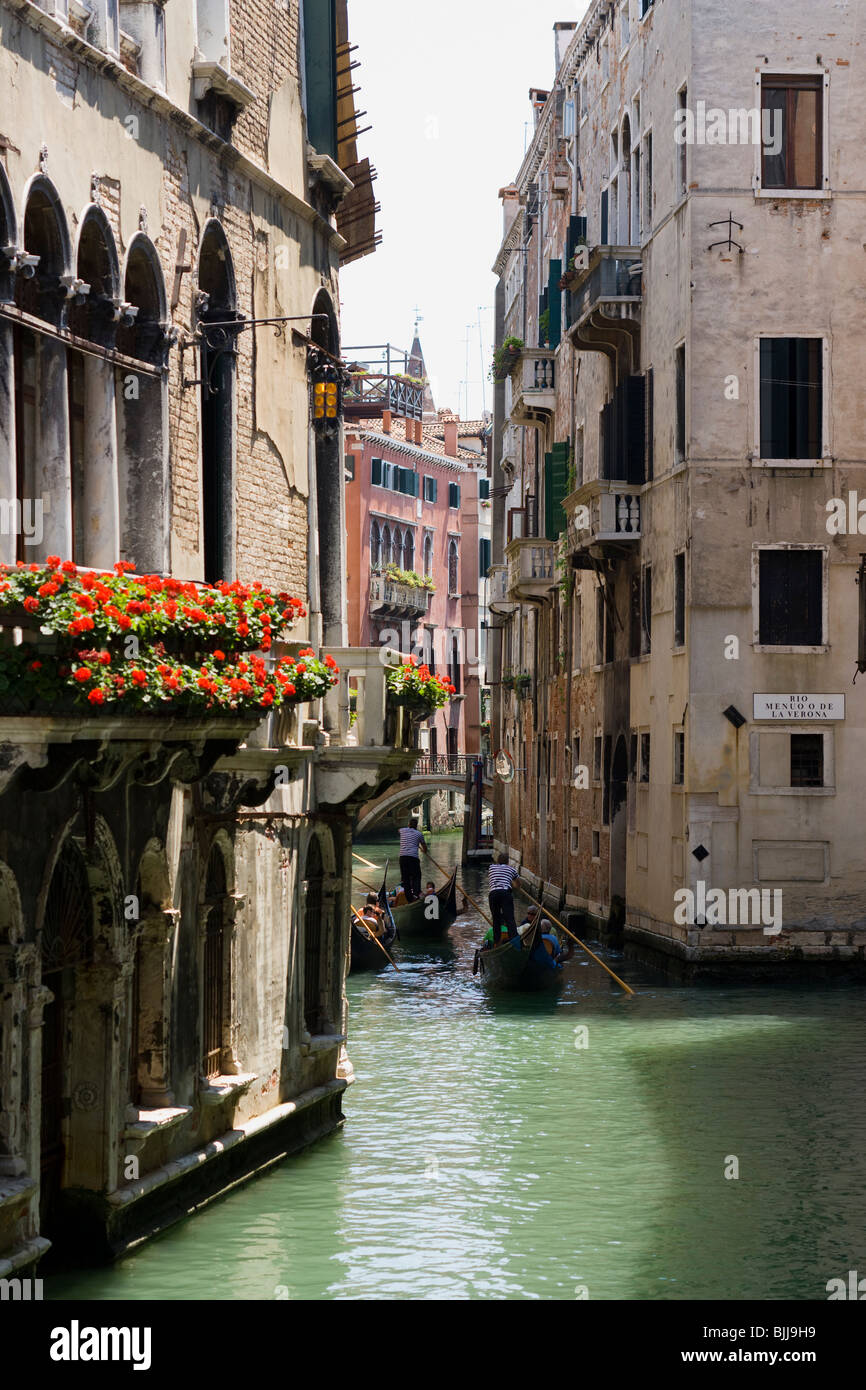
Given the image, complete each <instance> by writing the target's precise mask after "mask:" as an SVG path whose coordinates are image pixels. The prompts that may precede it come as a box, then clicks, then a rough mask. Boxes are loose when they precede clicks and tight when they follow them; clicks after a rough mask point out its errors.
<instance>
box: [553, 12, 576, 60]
mask: <svg viewBox="0 0 866 1390" xmlns="http://www.w3.org/2000/svg"><path fill="white" fill-rule="evenodd" d="M576 28H577V24H576V23H575V22H574V21H573V20H561V21H560V22H559V23H558V24H554V26H553V36H554V39H555V40H556V71H557V72H559V69H560V68H561V67H562V60H563V58H564V57H565V55H566V53H567V52H568V45H569V44H570V43H571V40H572V38H573V36H574V31H575V29H576Z"/></svg>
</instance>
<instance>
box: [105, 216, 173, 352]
mask: <svg viewBox="0 0 866 1390" xmlns="http://www.w3.org/2000/svg"><path fill="white" fill-rule="evenodd" d="M123 298H124V300H125V301H126V303H127V304H131V305H132V307H133V308H134V309H136V310H137V312H136V315H135V318H134V319H133V320H132V321H131V322H127V323H124V322H121V324H120V327H119V328H118V331H117V347H118V351H120V352H123V353H125V354H126V356H127V357H137V358H139V359H140V360H141V361H142V362H151V363H153V364H154V365H162V364H163V362H164V356H165V354H164V340H165V330H166V328H167V327H168V321H169V315H168V297H167V295H166V291H165V275H164V273H163V268H162V262H161V260H160V259H159V252H158V251H157V249H156V247H155V246H154V244H153V242H152V241H151V239H150V237H149V236H148V235H147V233H146V232H136V233H135V236H134V237H133V238H132V240H131V242H130V243H129V246H128V248H127V252H126V259H125V261H124V264H123Z"/></svg>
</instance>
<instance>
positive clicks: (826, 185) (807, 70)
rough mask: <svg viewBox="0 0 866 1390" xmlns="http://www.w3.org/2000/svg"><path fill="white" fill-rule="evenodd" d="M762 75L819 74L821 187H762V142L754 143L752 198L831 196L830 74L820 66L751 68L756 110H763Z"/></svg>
mask: <svg viewBox="0 0 866 1390" xmlns="http://www.w3.org/2000/svg"><path fill="white" fill-rule="evenodd" d="M765 77H779V78H781V79H782V80H783V81H784V79H785V78H786V77H823V79H824V110H823V118H822V126H823V132H824V142H823V143H824V148H823V150H822V154H821V168H822V178H823V182H822V187H821V188H764V187H763V183H762V180H763V162H762V158H761V156H762V154H763V145H762V144H761V143H758V144H757V145H755V174H754V184H753V187H754V191H755V197H756V198H775V199H776V200H778V199H780V198H799V199H800V200H802V199H804V198H810V199H812V200H816V199H818V198H832V197H833V190H832V188H831V187H830V74H829V72H828V71H827V69H826V68H823V67H818V66H814V67H803V68H801V67H777V66H775V65H769V66H764V67H761V68H756V69H755V110H756V111H758V112H759V113H760V112H762V111H763V106H762V103H763V87H764V78H765ZM760 119H761V123H762V125H761V130H762V136H763V116H761V117H760Z"/></svg>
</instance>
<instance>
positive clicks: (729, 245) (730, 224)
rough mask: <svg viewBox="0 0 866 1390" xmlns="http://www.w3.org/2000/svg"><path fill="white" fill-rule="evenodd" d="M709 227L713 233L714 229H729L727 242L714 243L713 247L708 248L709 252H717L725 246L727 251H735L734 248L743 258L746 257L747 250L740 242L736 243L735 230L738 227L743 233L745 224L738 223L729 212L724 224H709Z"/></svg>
mask: <svg viewBox="0 0 866 1390" xmlns="http://www.w3.org/2000/svg"><path fill="white" fill-rule="evenodd" d="M707 225H708V227H709V229H710V231H712V230H713V228H714V227H727V229H728V239H727V241H714V242H713V244H712V246H708V247H707V250H708V251H715V250H717V248H718V247H720V246H723V247H724V248H725V250H726V251H733V249H734V247H736V249H737V250H738V251H739V253H740V255H741V256H743V255H745V248H744V247H742V246H741V245H740V243H739V242H738V241H734V228H735V227H738V228H739V230H740V231H741V232H742V231H743V230H744V228H743V224H742V222H736V221H735V220H734V216H733V214H732V213H730V212H729V213H728V215H727V217H726V218H725V220H724V221H723V222H709V223H708V224H707Z"/></svg>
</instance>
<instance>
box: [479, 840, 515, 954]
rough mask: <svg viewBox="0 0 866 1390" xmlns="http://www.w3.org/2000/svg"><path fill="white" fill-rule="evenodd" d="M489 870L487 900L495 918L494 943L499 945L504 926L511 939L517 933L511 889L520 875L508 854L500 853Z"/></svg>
mask: <svg viewBox="0 0 866 1390" xmlns="http://www.w3.org/2000/svg"><path fill="white" fill-rule="evenodd" d="M487 872H488V875H489V879H490V891H489V893H488V896H487V901H488V903H489V904H490V915H491V917H492V918H493V944H494V946H498V945H499V944H500V942H501V941H502V939H503V935H504V932H503V928H504V929H505V931H506V932H507V934H508V937H509V939H511V938H512V937H515V936H516V935H517V926H516V924H515V921H514V897H513V894H512V891H511V890H512V887H513V885H514V882H515V879H518V878H519V877H520V875H519V873H518V872H517V870H516V869H515V868H513V867H512V865H511V864H509V862H508V855H507V854H500V856H499V860H498V862H497V863H496V864H491V865H490V868H489V869H488V871H487Z"/></svg>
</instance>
